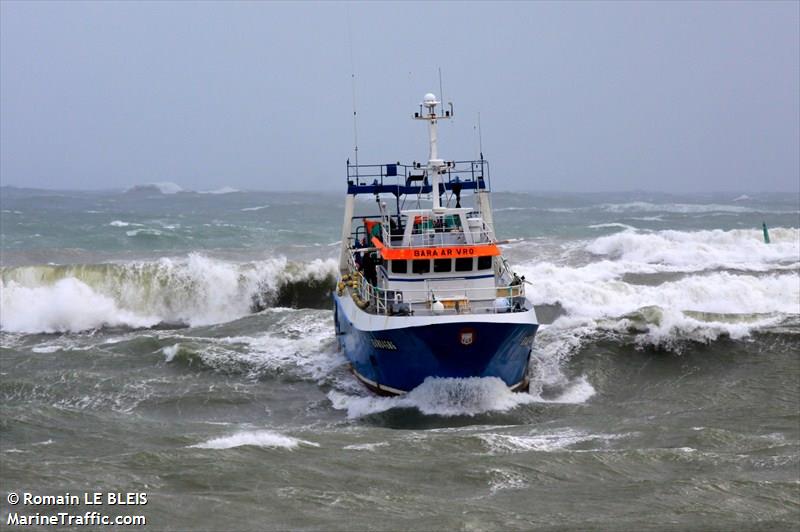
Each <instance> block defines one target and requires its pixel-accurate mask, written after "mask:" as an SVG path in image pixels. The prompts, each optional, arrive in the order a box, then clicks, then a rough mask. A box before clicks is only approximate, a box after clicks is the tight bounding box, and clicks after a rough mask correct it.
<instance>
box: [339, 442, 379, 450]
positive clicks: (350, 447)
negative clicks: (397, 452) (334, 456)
mask: <svg viewBox="0 0 800 532" xmlns="http://www.w3.org/2000/svg"><path fill="white" fill-rule="evenodd" d="M388 446H389V442H385V441H380V442H376V443H356V444H353V445H345V446H344V447H342V448H343V449H347V450H348V451H370V452H374V451H375V449H377V448H378V447H388Z"/></svg>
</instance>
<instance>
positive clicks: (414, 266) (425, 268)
mask: <svg viewBox="0 0 800 532" xmlns="http://www.w3.org/2000/svg"><path fill="white" fill-rule="evenodd" d="M411 271H412V272H413V273H428V272H429V271H431V261H430V260H414V261H411Z"/></svg>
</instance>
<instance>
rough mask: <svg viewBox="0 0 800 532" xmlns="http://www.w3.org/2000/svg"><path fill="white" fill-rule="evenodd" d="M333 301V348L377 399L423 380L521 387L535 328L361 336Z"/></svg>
mask: <svg viewBox="0 0 800 532" xmlns="http://www.w3.org/2000/svg"><path fill="white" fill-rule="evenodd" d="M334 301H335V308H334V320H335V322H336V336H337V339H338V342H339V346H340V348H341V349H342V350H343V351H344V353H345V355H346V356H347V358H348V360H349V361H350V363H351V365H352V368H353V371H354V373H355V374H356V376H357V377H359V379H360V380H361V381H362V382H364V383H365V384H366V385H367V386H368V387H370V388H371V389H373V390H374V391H376V392H378V393H385V394H390V395H391V394H397V393H403V392H408V391H410V390H412V389H414V388H416V387H417V386H419V385H420V384H421V383H422V381H424V380H425V379H426V378H427V377H444V378H448V377H449V378H464V377H498V378H500V379H502V380H503V381H504V382H505V383H506V385H507V386H509V387H511V388H513V389H517V390H520V389H524V388H525V387H526V386H527V368H528V361H529V359H530V353H531V346H532V344H533V338H534V335H535V334H536V330H537V328H538V325H536V324H526V323H502V322H500V323H498V322H470V321H464V322H459V323H440V324H433V325H423V326H416V327H404V328H400V329H384V330H377V331H362V330H359V329H358V328H357V327H355V326H354V325H353V323H352V322H351V321H350V320H349V319H348V318H347V316H346V314H345V313H344V312H343V311H342V308H341V307H340V305H339V301H338V300H337V299H336V298H335V297H334Z"/></svg>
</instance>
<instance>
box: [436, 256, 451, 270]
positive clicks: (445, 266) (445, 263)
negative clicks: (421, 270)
mask: <svg viewBox="0 0 800 532" xmlns="http://www.w3.org/2000/svg"><path fill="white" fill-rule="evenodd" d="M452 262H453V261H451V260H450V259H433V271H434V272H436V273H445V272H449V271H450V270H451V269H453V263H452Z"/></svg>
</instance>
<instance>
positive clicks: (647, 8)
mask: <svg viewBox="0 0 800 532" xmlns="http://www.w3.org/2000/svg"><path fill="white" fill-rule="evenodd" d="M348 27H349V28H350V30H349V31H348ZM348 35H350V37H348ZM351 49H352V54H351ZM353 67H354V69H355V75H356V87H355V88H356V100H357V108H358V135H359V159H360V162H361V163H368V162H374V163H386V162H391V161H397V160H400V161H409V162H410V161H413V160H420V161H422V160H425V159H426V158H427V144H426V143H427V133H426V130H425V126H424V124H423V123H419V122H414V121H412V120H410V115H411V113H413V112H414V111H415V110H417V108H418V102H419V101H420V100H421V99H422V96H423V95H424V93H425V92H428V91H432V92H436V93H438V92H439V81H438V74H437V69H438V68H439V67H441V69H442V73H443V88H444V97H445V99H446V100H448V101H450V100H452V101H453V102H454V106H455V111H456V118H455V120H453V121H452V122H451V123H449V124H443V125H442V127H441V129H440V137H441V140H440V155H441V156H443V157H444V158H446V159H466V158H472V157H476V156H477V145H478V141H477V134H476V128H475V124H476V122H477V115H478V112H480V114H481V122H482V133H483V135H482V137H483V151H484V155H485V156H486V157H487V158H488V159H489V160H490V161H491V163H492V182H493V185H494V188H495V189H496V190H564V191H605V190H614V191H621V190H652V191H673V192H691V191H728V190H731V191H732V190H742V191H760V190H764V191H793V192H797V191H798V186H799V185H798V180H800V154H799V150H800V148H798V145H800V86H799V85H800V3H798V2H796V1H787V2H752V3H747V2H736V3H725V2H717V1H715V2H708V3H690V2H665V3H654V2H635V3H634V2H626V3H600V2H569V3H567V2H559V3H543V2H535V3H522V2H512V3H506V4H504V3H498V2H491V3H489V2H487V3H478V2H472V3H456V2H443V3H438V4H428V3H419V4H415V3H409V2H401V3H370V4H363V3H349V4H348V3H333V2H323V3H311V2H293V3H273V2H252V3H238V4H237V3H232V2H224V3H223V2H218V3H215V2H205V3H189V2H175V3H170V2H153V3H135V2H120V3H106V2H90V3H84V4H79V3H74V2H56V3H46V2H9V1H5V0H4V1H2V3H0V181H1V182H2V184H4V185H18V186H37V187H50V188H115V187H127V186H130V185H134V184H137V183H147V182H158V181H172V182H175V183H177V184H179V185H181V186H182V187H184V188H187V189H195V190H197V189H201V190H202V189H213V188H219V187H223V186H230V187H235V188H240V189H282V190H301V189H309V190H315V189H324V190H343V188H344V186H345V184H344V172H345V166H344V164H345V160H346V159H347V158H348V157H350V156H352V149H353V120H352V83H351V71H352V69H353Z"/></svg>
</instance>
